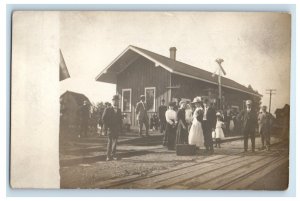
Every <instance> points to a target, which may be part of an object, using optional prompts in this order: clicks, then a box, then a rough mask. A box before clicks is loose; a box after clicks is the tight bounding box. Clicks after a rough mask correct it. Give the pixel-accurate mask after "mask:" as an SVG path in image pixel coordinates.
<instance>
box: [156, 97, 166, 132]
mask: <svg viewBox="0 0 300 201" xmlns="http://www.w3.org/2000/svg"><path fill="white" fill-rule="evenodd" d="M167 110H168V107H167V106H166V105H165V99H162V100H161V105H160V106H159V108H158V117H159V122H160V133H163V132H164V131H165V130H166V124H167V121H166V111H167Z"/></svg>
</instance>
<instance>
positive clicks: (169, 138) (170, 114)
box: [165, 102, 177, 150]
mask: <svg viewBox="0 0 300 201" xmlns="http://www.w3.org/2000/svg"><path fill="white" fill-rule="evenodd" d="M174 107H175V103H174V102H171V103H170V104H169V109H168V110H167V111H166V114H165V115H166V121H167V125H166V145H167V147H168V150H175V140H176V130H177V127H176V126H177V113H176V112H175V110H174Z"/></svg>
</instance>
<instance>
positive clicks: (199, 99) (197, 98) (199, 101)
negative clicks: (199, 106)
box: [193, 96, 202, 103]
mask: <svg viewBox="0 0 300 201" xmlns="http://www.w3.org/2000/svg"><path fill="white" fill-rule="evenodd" d="M201 102H202V99H201V97H200V96H197V97H196V98H194V100H193V103H201Z"/></svg>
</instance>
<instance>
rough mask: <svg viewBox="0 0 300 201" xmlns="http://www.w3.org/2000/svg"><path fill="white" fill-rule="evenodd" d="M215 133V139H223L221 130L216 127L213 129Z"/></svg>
mask: <svg viewBox="0 0 300 201" xmlns="http://www.w3.org/2000/svg"><path fill="white" fill-rule="evenodd" d="M215 132H216V138H219V139H223V138H224V137H225V136H224V132H223V129H222V128H220V127H217V128H216V129H215Z"/></svg>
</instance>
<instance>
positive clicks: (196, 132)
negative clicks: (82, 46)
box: [189, 96, 204, 149]
mask: <svg viewBox="0 0 300 201" xmlns="http://www.w3.org/2000/svg"><path fill="white" fill-rule="evenodd" d="M193 103H195V106H196V109H195V111H194V114H193V122H192V126H191V129H190V132H189V144H190V145H196V146H197V147H198V148H199V149H200V147H201V146H203V144H204V137H203V130H202V124H201V121H202V118H203V108H202V107H201V103H202V101H201V97H199V96H198V97H196V98H194V100H193Z"/></svg>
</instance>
